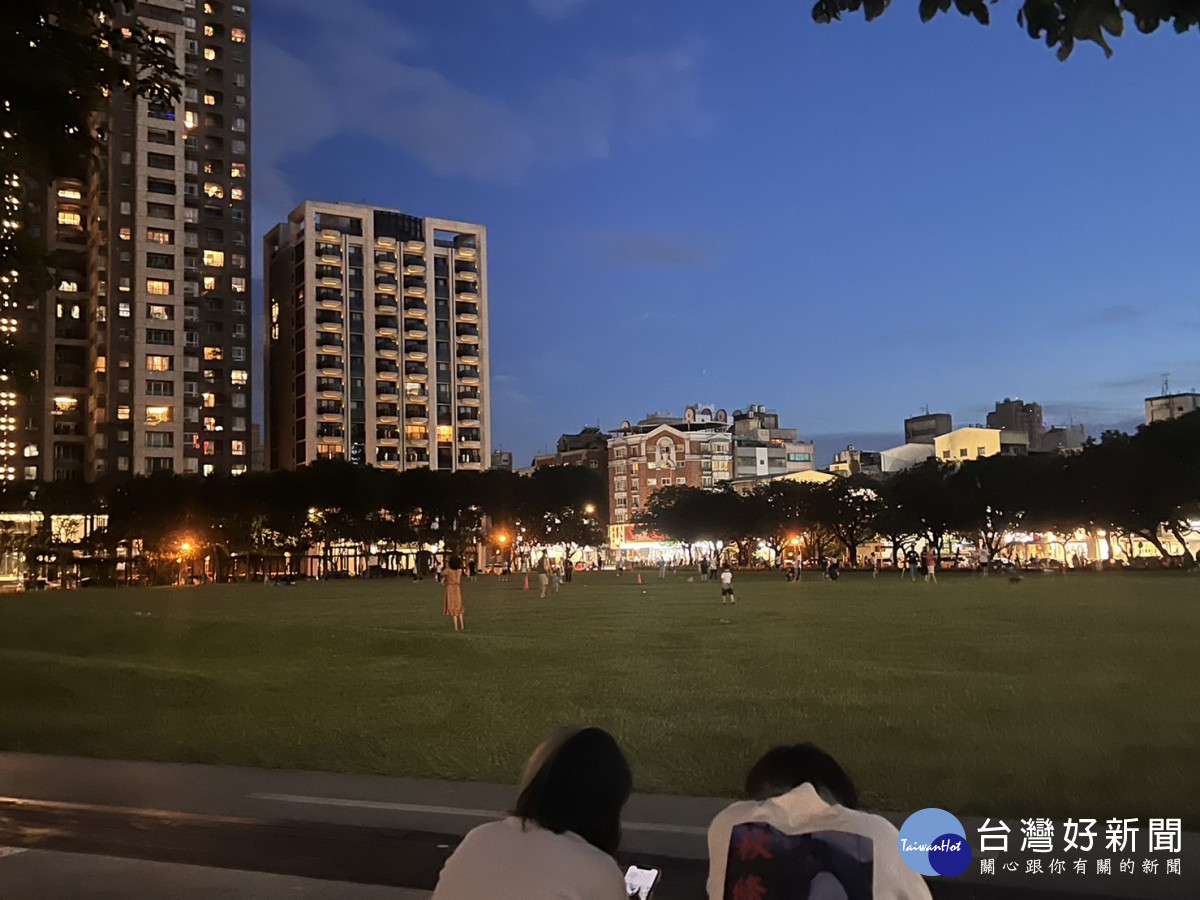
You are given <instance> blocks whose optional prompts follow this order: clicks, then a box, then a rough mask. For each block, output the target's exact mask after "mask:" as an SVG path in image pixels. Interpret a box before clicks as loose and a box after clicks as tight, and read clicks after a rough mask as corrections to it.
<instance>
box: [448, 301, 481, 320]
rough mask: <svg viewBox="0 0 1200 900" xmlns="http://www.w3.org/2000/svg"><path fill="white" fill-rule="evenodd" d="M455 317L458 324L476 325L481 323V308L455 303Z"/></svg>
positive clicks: (471, 304) (472, 304)
mask: <svg viewBox="0 0 1200 900" xmlns="http://www.w3.org/2000/svg"><path fill="white" fill-rule="evenodd" d="M454 316H455V321H456V322H463V323H467V324H475V323H477V322H478V321H479V307H478V306H476V305H475V304H474V303H455V304H454Z"/></svg>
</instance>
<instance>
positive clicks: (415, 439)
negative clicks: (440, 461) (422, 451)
mask: <svg viewBox="0 0 1200 900" xmlns="http://www.w3.org/2000/svg"><path fill="white" fill-rule="evenodd" d="M404 443H406V444H410V445H413V446H417V447H428V446H429V433H428V432H425V433H424V434H421V435H417V434H415V433H414V434H408V433H405V435H404ZM426 461H428V457H426Z"/></svg>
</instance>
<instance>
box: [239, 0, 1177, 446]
mask: <svg viewBox="0 0 1200 900" xmlns="http://www.w3.org/2000/svg"><path fill="white" fill-rule="evenodd" d="M810 7H811V3H810V2H808V0H792V2H773V0H763V2H756V3H747V4H730V3H727V2H724V3H715V2H709V0H695V2H691V3H687V4H677V3H666V2H653V0H463V2H449V0H405V2H399V0H337V2H332V3H331V2H328V0H256V3H255V19H254V29H255V30H254V34H253V43H252V46H253V52H254V95H253V103H254V134H253V143H254V168H253V171H252V175H253V176H254V179H255V180H254V197H253V200H254V211H253V214H254V224H255V231H256V232H257V233H258V234H262V233H264V232H266V231H267V230H268V229H269V228H270V227H271V226H272V225H273V224H274V223H275V222H277V221H279V220H280V219H281V218H282V217H283V216H284V215H286V213H287V211H288V210H290V209H291V208H292V207H293V206H294V205H295V204H296V203H298V202H299V201H301V200H303V199H305V198H313V199H324V200H348V201H355V202H360V201H365V202H368V203H373V204H378V205H382V206H389V207H395V208H399V209H403V210H404V211H406V212H409V213H412V214H415V215H434V216H443V217H446V218H457V219H465V220H469V221H478V222H483V223H485V224H486V225H487V226H488V237H489V241H490V245H489V251H490V261H489V262H490V303H491V307H490V309H491V348H492V356H491V359H492V416H493V423H494V425H493V443H494V445H495V447H497V448H505V449H510V450H513V451H514V452H515V454H516V461H517V464H518V465H523V464H527V463H528V461H529V457H531V456H532V455H533V454H534V453H536V452H541V451H542V450H543V449H544V448H547V447H550V446H552V444H553V442H554V441H555V440H556V438H557V436H558V435H559V434H560V433H561V432H564V431H576V430H578V429H579V428H580V427H581V426H582V425H584V424H594V423H599V424H600V425H602V426H604V427H613V426H616V425H618V424H619V423H620V422H621V420H622V419H627V418H628V419H637V418H640V417H641V416H643V415H645V414H646V413H648V412H650V411H654V410H667V411H671V412H675V413H681V412H682V409H683V407H684V406H685V405H687V404H690V403H695V402H715V403H717V404H718V405H720V406H723V407H725V408H727V409H730V410H732V409H735V408H740V407H744V406H745V405H746V404H749V403H763V404H766V405H767V406H771V407H775V408H777V409H778V410H779V411H780V413H781V415H782V417H783V419H784V424H786V425H792V426H795V427H797V428H798V429H799V430H800V433H801V435H802V436H805V437H815V438H816V439H817V441H818V444H819V446H818V455H819V456H820V458H821V459H822V460H823V461H824V460H827V459H828V458H829V456H830V455H831V454H832V453H833V452H834V451H835V450H837V449H839V447H840V446H844V444H845V443H846V442H847V441H850V440H853V441H855V442H857V443H858V444H859V445H860V446H863V445H864V444H865V445H866V446H867V447H868V448H873V449H882V448H884V447H886V446H890V445H891V444H893V443H899V441H900V432H901V422H902V419H903V418H904V417H905V416H907V415H912V414H915V413H918V412H920V411H921V409H922V407H924V406H925V405H926V404H928V405H929V406H930V407H931V408H933V409H934V410H935V411H948V412H951V413H953V414H954V416H955V422H956V424H970V423H972V422H976V421H982V419H983V417H984V415H985V413H986V411H987V410H988V409H990V408H991V406H992V403H993V402H994V401H996V400H999V399H1002V398H1004V397H1017V396H1019V397H1022V398H1024V399H1027V400H1036V401H1039V402H1041V403H1042V404H1043V405H1044V406H1045V407H1046V411H1047V419H1048V420H1051V421H1053V422H1060V421H1061V422H1066V421H1068V420H1069V419H1073V420H1074V421H1076V422H1083V423H1085V424H1086V425H1087V426H1088V427H1089V430H1093V431H1094V430H1096V429H1097V428H1099V427H1103V426H1106V425H1112V424H1120V425H1123V426H1126V427H1128V426H1130V425H1132V424H1135V423H1136V422H1137V421H1138V420H1140V416H1141V409H1142V400H1143V398H1144V397H1146V396H1149V395H1151V394H1155V393H1157V392H1158V388H1159V383H1160V379H1161V375H1162V373H1170V374H1171V385H1172V388H1174V389H1178V390H1189V389H1191V388H1192V387H1200V354H1198V353H1197V346H1196V335H1197V332H1198V331H1200V304H1198V303H1197V297H1198V293H1200V292H1198V288H1200V243H1198V241H1197V236H1198V234H1200V229H1198V227H1197V226H1198V222H1197V220H1198V217H1200V166H1198V165H1196V158H1197V157H1196V154H1197V148H1198V147H1200V118H1198V117H1197V116H1196V103H1195V86H1196V85H1197V84H1200V53H1198V52H1197V51H1198V50H1200V47H1198V45H1197V38H1196V36H1195V35H1187V36H1183V37H1178V36H1175V35H1173V34H1172V33H1170V31H1169V29H1166V30H1163V31H1162V32H1161V33H1160V34H1157V35H1154V36H1149V37H1146V36H1142V35H1139V34H1137V33H1136V32H1135V31H1134V30H1133V29H1132V27H1130V32H1131V33H1130V34H1129V35H1128V36H1127V37H1126V38H1124V39H1120V40H1118V41H1116V43H1115V45H1114V46H1115V50H1116V54H1115V56H1114V57H1113V58H1112V59H1110V60H1106V59H1105V58H1104V55H1103V53H1102V52H1101V51H1100V49H1099V48H1096V47H1094V46H1093V45H1090V44H1087V45H1081V46H1079V47H1078V48H1077V49H1076V51H1075V53H1074V55H1073V56H1072V58H1071V59H1070V60H1069V61H1068V62H1066V63H1060V62H1058V61H1057V59H1056V58H1055V56H1054V54H1053V52H1052V51H1050V50H1048V49H1047V48H1046V47H1045V46H1043V45H1042V44H1040V43H1036V42H1034V41H1032V40H1030V39H1028V38H1027V37H1026V36H1025V35H1024V33H1023V32H1022V31H1021V30H1020V29H1019V28H1018V27H1017V26H1016V24H1015V23H1014V22H1013V18H1014V17H1015V14H1016V5H1015V4H1012V3H1001V4H999V5H997V6H994V7H992V10H993V15H994V16H995V18H996V20H997V21H996V22H995V23H994V24H993V25H992V26H991V27H990V28H983V27H980V26H978V25H975V24H973V23H971V22H968V21H966V20H964V19H961V18H960V17H958V16H957V15H956V14H955V15H948V16H942V17H940V18H939V19H937V20H936V21H934V22H932V23H929V24H927V25H921V24H920V22H919V21H918V19H917V14H916V10H915V4H908V3H903V2H900V3H897V4H895V6H894V8H893V9H892V10H891V11H890V12H888V13H887V14H886V15H885V16H884V17H883V18H882V19H881V20H879V21H877V22H874V23H871V24H869V25H868V24H866V23H864V22H863V21H861V19H852V20H848V21H846V22H843V23H841V24H835V25H831V26H819V25H816V24H814V23H813V22H812V20H811V18H810V15H809V10H810ZM256 265H258V263H256Z"/></svg>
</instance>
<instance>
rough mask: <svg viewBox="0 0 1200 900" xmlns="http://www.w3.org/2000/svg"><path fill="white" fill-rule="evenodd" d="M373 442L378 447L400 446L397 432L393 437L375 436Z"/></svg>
mask: <svg viewBox="0 0 1200 900" xmlns="http://www.w3.org/2000/svg"><path fill="white" fill-rule="evenodd" d="M375 443H376V444H378V445H379V446H380V447H399V446H400V435H399V434H397V435H396V436H395V437H378V436H377V437H376V438H375Z"/></svg>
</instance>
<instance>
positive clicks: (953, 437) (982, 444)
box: [933, 425, 1000, 463]
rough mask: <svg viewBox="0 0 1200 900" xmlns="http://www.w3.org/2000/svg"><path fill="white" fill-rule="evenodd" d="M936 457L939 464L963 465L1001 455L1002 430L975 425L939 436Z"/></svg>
mask: <svg viewBox="0 0 1200 900" xmlns="http://www.w3.org/2000/svg"><path fill="white" fill-rule="evenodd" d="M933 451H934V455H935V456H936V457H937V459H938V461H939V462H944V463H963V462H966V461H967V460H970V459H982V458H983V457H985V456H996V455H997V454H999V453H1000V429H999V428H984V427H982V426H978V425H973V426H969V427H967V428H957V429H955V430H954V431H951V432H949V433H947V434H939V435H938V436H937V438H935V439H934V442H933Z"/></svg>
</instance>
